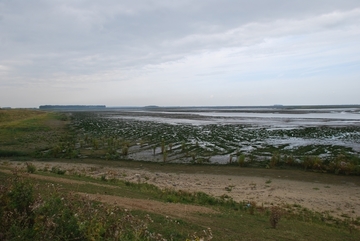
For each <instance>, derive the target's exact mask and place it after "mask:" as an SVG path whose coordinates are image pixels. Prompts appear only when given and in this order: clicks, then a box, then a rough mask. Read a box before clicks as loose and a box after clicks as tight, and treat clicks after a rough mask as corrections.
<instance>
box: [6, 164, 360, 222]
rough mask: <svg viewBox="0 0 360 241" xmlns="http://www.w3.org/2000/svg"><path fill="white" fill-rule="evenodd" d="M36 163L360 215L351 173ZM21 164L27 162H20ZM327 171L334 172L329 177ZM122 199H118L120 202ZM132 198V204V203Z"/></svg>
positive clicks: (334, 213) (142, 205)
mask: <svg viewBox="0 0 360 241" xmlns="http://www.w3.org/2000/svg"><path fill="white" fill-rule="evenodd" d="M32 163H33V164H35V165H36V166H37V168H40V169H42V168H44V167H45V166H46V167H47V168H49V169H51V167H52V166H60V167H61V168H63V169H66V170H67V171H68V172H69V173H73V174H76V173H81V174H83V175H88V176H92V177H96V178H100V177H101V176H106V178H108V179H112V178H116V179H121V180H126V181H131V182H146V183H150V184H154V185H156V186H158V187H160V188H171V189H175V190H185V191H190V192H197V191H202V192H205V193H208V194H211V195H213V196H217V197H219V196H222V195H228V196H230V197H232V198H233V199H234V200H235V201H255V202H256V203H257V204H258V205H264V206H270V205H284V206H286V205H287V206H289V205H290V206H298V205H301V206H302V207H305V208H308V209H310V210H314V211H319V212H328V213H329V214H331V215H332V216H336V217H341V216H342V217H350V218H356V217H358V216H360V202H359V200H360V186H359V183H358V182H357V179H354V178H353V177H349V178H347V177H341V176H330V175H329V174H327V175H328V176H327V175H323V176H321V177H319V178H317V177H318V176H317V175H312V174H311V173H310V174H309V173H307V174H306V175H305V176H306V178H308V180H309V181H299V180H294V179H293V178H292V177H288V176H285V175H284V176H274V173H278V172H272V173H269V176H266V175H264V176H261V177H259V176H249V175H241V174H235V173H230V174H211V173H184V172H183V171H181V172H161V171H156V170H146V169H139V168H125V167H107V166H100V165H94V164H79V163H54V162H50V163H42V162H32ZM10 165H11V166H19V165H21V164H18V163H15V162H11V163H10ZM22 165H24V164H23V163H22ZM286 173H291V172H286V171H285V172H282V174H286ZM327 177H331V178H332V179H331V181H330V180H329V182H327V181H326V180H327V179H326V178H327ZM42 178H43V176H42ZM46 178H47V177H46ZM356 178H357V177H356ZM55 179H56V178H55ZM318 179H319V180H318ZM49 180H50V179H49ZM56 180H58V179H56ZM353 180H354V181H353ZM69 181H70V180H69ZM71 181H72V180H71ZM98 185H99V184H98ZM94 198H103V199H104V200H108V201H106V202H112V201H116V200H112V197H111V196H97V197H94ZM113 198H115V197H113ZM121 201H123V202H124V207H126V208H130V207H133V208H140V209H146V207H148V209H147V210H149V211H150V210H153V211H155V212H161V211H163V212H167V211H164V210H163V209H172V208H175V207H171V208H165V206H164V204H163V203H161V205H160V207H158V206H156V204H154V205H155V206H152V205H151V204H150V203H147V202H146V200H143V201H144V202H139V204H135V203H134V202H130V201H129V202H128V200H121ZM121 201H120V200H119V201H118V202H117V201H116V202H117V203H121ZM130 204H131V205H133V206H129V205H130ZM179 208H180V210H178V209H176V210H177V211H176V212H175V213H177V212H181V209H182V210H184V207H179Z"/></svg>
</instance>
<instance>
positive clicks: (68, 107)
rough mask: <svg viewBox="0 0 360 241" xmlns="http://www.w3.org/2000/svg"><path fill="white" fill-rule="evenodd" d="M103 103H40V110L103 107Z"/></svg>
mask: <svg viewBox="0 0 360 241" xmlns="http://www.w3.org/2000/svg"><path fill="white" fill-rule="evenodd" d="M104 108H106V106H105V105H40V106H39V109H42V110H83V109H104Z"/></svg>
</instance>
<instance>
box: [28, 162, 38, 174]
mask: <svg viewBox="0 0 360 241" xmlns="http://www.w3.org/2000/svg"><path fill="white" fill-rule="evenodd" d="M26 170H27V172H28V173H34V172H36V166H35V165H34V164H32V163H26Z"/></svg>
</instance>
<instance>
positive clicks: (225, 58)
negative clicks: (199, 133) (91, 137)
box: [0, 0, 360, 108]
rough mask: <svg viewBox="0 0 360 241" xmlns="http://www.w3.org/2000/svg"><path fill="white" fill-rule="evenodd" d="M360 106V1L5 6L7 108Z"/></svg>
mask: <svg viewBox="0 0 360 241" xmlns="http://www.w3.org/2000/svg"><path fill="white" fill-rule="evenodd" d="M274 104H283V105H317V104H319V105H326V104H329V105H333V104H360V1H359V0H315V1H314V0H301V1H300V0H251V1H248V0H236V1H234V0H221V1H220V0H167V1H164V0H148V1H145V0H142V1H138V0H132V1H129V0H103V1H98V0H77V1H74V0H32V1H25V0H22V1H20V0H0V107H15V108H16V107H38V106H39V105H106V106H146V105H158V106H222V105H225V106H248V105H274Z"/></svg>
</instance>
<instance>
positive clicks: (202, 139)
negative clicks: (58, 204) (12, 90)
mask: <svg viewBox="0 0 360 241" xmlns="http://www.w3.org/2000/svg"><path fill="white" fill-rule="evenodd" d="M72 119H73V121H72V123H73V124H72V128H73V130H75V132H76V133H77V134H76V135H77V142H78V143H79V144H78V145H80V146H82V147H86V148H83V149H84V151H80V155H84V156H91V157H95V156H96V155H99V154H103V156H104V158H107V159H111V158H116V156H118V155H126V157H127V158H128V159H132V160H141V161H155V162H175V163H209V164H233V163H238V162H239V158H240V156H244V158H245V159H244V160H243V161H244V163H248V164H250V163H252V165H253V166H256V165H259V166H266V165H267V164H268V162H269V161H270V160H271V158H272V157H273V156H274V153H276V155H278V156H279V158H280V160H279V161H280V162H281V159H289V158H290V159H291V162H293V163H300V162H302V161H303V159H304V158H306V157H310V156H311V157H319V158H321V159H322V160H324V161H328V162H329V161H330V160H331V159H333V158H335V157H338V156H339V155H343V156H346V157H348V158H359V153H360V109H359V108H314V109H309V108H306V109H304V108H298V109H296V108H276V107H268V108H225V107H224V108H220V107H217V108H210V107H208V108H206V107H202V108H143V109H116V108H114V109H111V110H107V111H98V112H73V113H72ZM125 146H126V147H125ZM80 149H81V148H80ZM100 149H102V150H104V151H103V152H101V151H99V150H100ZM284 162H286V160H284Z"/></svg>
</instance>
